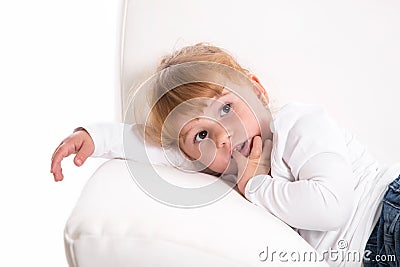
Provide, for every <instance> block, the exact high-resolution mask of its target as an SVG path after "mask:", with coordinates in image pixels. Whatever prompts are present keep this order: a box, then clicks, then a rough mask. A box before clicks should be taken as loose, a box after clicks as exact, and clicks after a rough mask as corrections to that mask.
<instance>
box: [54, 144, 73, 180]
mask: <svg viewBox="0 0 400 267" xmlns="http://www.w3.org/2000/svg"><path fill="white" fill-rule="evenodd" d="M74 152H75V151H74V149H73V148H69V147H67V145H65V143H64V144H62V145H61V146H59V147H58V148H57V150H56V151H55V153H54V155H53V159H52V160H51V172H53V173H54V171H56V170H58V169H61V161H62V160H63V159H64V158H65V157H68V156H69V155H71V154H72V153H74Z"/></svg>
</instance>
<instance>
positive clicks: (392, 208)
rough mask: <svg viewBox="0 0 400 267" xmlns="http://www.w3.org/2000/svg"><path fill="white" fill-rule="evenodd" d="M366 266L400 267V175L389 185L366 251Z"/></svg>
mask: <svg viewBox="0 0 400 267" xmlns="http://www.w3.org/2000/svg"><path fill="white" fill-rule="evenodd" d="M364 266H365V267H376V266H378V267H382V266H389V267H394V266H396V267H400V175H399V177H397V178H396V179H395V180H394V181H393V182H392V183H391V184H390V185H389V187H388V189H387V191H386V193H385V195H384V197H383V200H382V211H381V214H380V217H379V220H378V222H377V224H376V226H375V227H374V230H373V231H372V233H371V235H370V237H369V240H368V242H367V245H366V247H365V253H364Z"/></svg>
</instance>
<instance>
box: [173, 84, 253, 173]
mask: <svg viewBox="0 0 400 267" xmlns="http://www.w3.org/2000/svg"><path fill="white" fill-rule="evenodd" d="M179 121H180V122H179V123H180V126H181V127H180V128H181V131H180V138H179V147H180V149H181V150H182V151H183V152H184V153H185V154H186V155H187V156H189V157H190V158H191V159H194V160H198V161H200V162H201V163H203V164H204V165H205V166H207V167H208V168H209V169H211V170H212V171H214V172H218V173H232V174H235V173H236V172H237V167H236V162H235V161H234V160H233V159H232V153H233V151H234V150H238V151H239V152H240V153H241V154H242V155H244V156H246V157H247V156H248V155H249V153H250V149H251V146H252V139H253V137H254V136H256V135H261V129H260V126H259V125H260V123H259V121H258V120H257V118H256V117H255V116H254V114H253V111H252V109H251V108H250V107H249V105H248V104H246V102H245V101H244V100H243V99H241V98H240V97H238V96H237V95H236V94H235V93H233V92H230V91H227V90H224V91H223V93H222V96H220V97H218V98H214V99H211V100H210V102H209V105H208V106H207V107H206V108H205V109H204V114H203V115H202V116H198V117H196V118H186V119H179Z"/></svg>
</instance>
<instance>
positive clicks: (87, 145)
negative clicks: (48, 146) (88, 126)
mask: <svg viewBox="0 0 400 267" xmlns="http://www.w3.org/2000/svg"><path fill="white" fill-rule="evenodd" d="M93 152H94V143H93V140H92V138H91V137H90V135H89V134H88V132H86V131H85V130H79V131H76V132H74V133H73V134H71V135H70V136H68V137H67V138H65V139H64V140H63V141H62V142H61V144H60V145H59V146H58V147H57V148H56V150H55V151H54V153H53V156H52V157H51V169H50V172H51V173H52V174H53V176H54V181H56V182H58V181H62V180H63V179H64V175H63V173H62V169H61V161H62V160H63V159H64V158H65V157H68V156H69V155H71V154H75V153H76V156H75V158H74V163H75V165H76V166H78V167H79V166H81V165H82V164H83V163H84V162H85V160H86V159H87V158H88V157H90V155H92V154H93Z"/></svg>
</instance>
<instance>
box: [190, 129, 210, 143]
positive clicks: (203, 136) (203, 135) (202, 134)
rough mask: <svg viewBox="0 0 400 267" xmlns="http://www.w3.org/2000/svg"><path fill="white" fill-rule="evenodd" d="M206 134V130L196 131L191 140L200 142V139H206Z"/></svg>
mask: <svg viewBox="0 0 400 267" xmlns="http://www.w3.org/2000/svg"><path fill="white" fill-rule="evenodd" d="M207 134H208V132H207V131H201V132H198V133H197V134H196V135H195V136H194V140H193V141H194V142H195V143H196V142H201V141H203V140H204V139H206V137H207Z"/></svg>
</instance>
